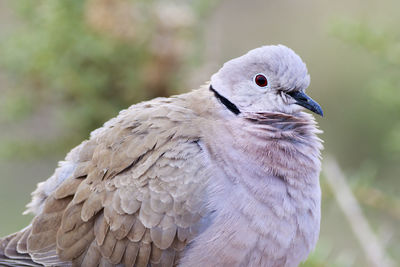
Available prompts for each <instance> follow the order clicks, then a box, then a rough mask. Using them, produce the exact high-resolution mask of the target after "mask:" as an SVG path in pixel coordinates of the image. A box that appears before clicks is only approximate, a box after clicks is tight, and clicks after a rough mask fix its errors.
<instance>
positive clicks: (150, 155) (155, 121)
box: [5, 99, 209, 266]
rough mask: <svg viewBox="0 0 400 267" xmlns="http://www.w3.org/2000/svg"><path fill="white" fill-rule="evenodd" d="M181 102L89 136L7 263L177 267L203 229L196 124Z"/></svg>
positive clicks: (159, 103)
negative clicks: (72, 165)
mask: <svg viewBox="0 0 400 267" xmlns="http://www.w3.org/2000/svg"><path fill="white" fill-rule="evenodd" d="M179 101H180V100H179V99H172V100H171V99H156V100H153V101H151V102H145V103H142V104H140V105H136V106H133V107H131V108H130V109H128V110H126V111H123V112H121V114H120V115H119V116H118V117H117V118H115V119H113V120H111V121H109V122H108V123H106V124H105V126H104V127H103V128H100V129H99V130H96V131H95V132H94V133H92V137H91V139H90V140H88V141H85V142H84V143H83V144H81V145H80V146H79V147H78V148H77V149H75V150H73V153H72V154H70V155H69V156H68V157H67V160H68V159H69V162H73V164H74V168H73V171H72V172H70V173H71V174H70V175H69V177H67V178H65V179H63V181H62V183H61V184H59V185H58V186H57V187H56V188H55V190H53V191H52V192H51V193H50V194H48V196H46V197H45V199H44V200H43V201H42V202H43V204H42V205H41V207H40V211H39V214H38V215H37V216H36V217H35V218H34V220H33V222H32V224H31V226H30V227H28V228H26V229H25V230H23V231H21V232H20V233H17V234H16V235H15V236H12V237H11V238H9V239H10V240H9V241H8V242H7V244H6V245H5V246H6V247H7V249H6V250H5V251H8V252H7V253H5V254H6V255H7V254H8V255H9V256H10V257H9V258H13V257H14V258H15V259H19V260H20V261H23V260H26V259H27V258H29V257H30V258H32V260H33V261H34V262H37V263H40V264H43V265H49V266H70V265H71V264H72V265H73V266H98V265H100V266H114V265H117V264H120V263H122V264H124V265H125V266H134V265H135V266H147V265H148V264H152V265H153V266H172V265H174V264H176V263H177V261H178V259H179V254H180V252H181V251H182V250H183V249H184V248H185V246H186V244H187V243H188V242H189V241H190V240H191V239H192V238H193V237H194V236H196V235H197V233H198V231H200V230H201V227H202V226H204V222H203V221H204V220H202V218H203V217H204V216H205V214H206V208H205V203H204V192H205V190H204V189H205V187H206V183H207V180H208V177H209V175H208V171H207V168H206V166H205V164H204V159H203V155H202V148H201V146H200V145H199V144H198V141H199V137H198V136H197V135H198V134H196V133H197V131H196V129H195V128H196V126H195V125H193V116H195V115H194V114H193V111H191V110H190V109H188V108H187V107H185V105H184V104H181V105H179V104H176V102H179ZM64 165H65V164H64ZM56 173H57V171H56ZM53 180H57V177H56V178H53ZM42 187H43V188H45V187H46V186H45V185H42ZM47 187H51V186H47ZM42 191H43V192H36V194H39V193H41V194H44V191H45V190H42ZM32 266H34V265H32Z"/></svg>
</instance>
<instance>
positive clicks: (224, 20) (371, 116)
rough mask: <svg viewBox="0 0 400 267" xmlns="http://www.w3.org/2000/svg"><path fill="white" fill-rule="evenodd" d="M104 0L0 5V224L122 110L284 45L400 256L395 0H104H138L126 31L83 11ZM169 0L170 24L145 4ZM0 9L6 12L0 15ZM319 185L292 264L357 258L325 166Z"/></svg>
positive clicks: (399, 258) (394, 254) (354, 183)
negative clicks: (314, 236) (295, 56)
mask: <svg viewBox="0 0 400 267" xmlns="http://www.w3.org/2000/svg"><path fill="white" fill-rule="evenodd" d="M106 2H107V1H106V0H86V1H78V0H71V1H45V0H41V1H35V2H33V1H29V0H20V1H4V2H3V3H0V24H1V23H3V25H4V29H1V28H0V93H1V97H0V127H1V130H0V177H1V178H0V214H7V216H4V218H3V220H2V222H0V235H5V234H7V233H10V232H12V231H16V230H18V229H19V228H21V227H23V226H24V225H26V223H27V222H29V220H30V218H27V217H22V216H20V215H19V214H20V213H21V211H22V210H23V206H24V205H25V204H26V203H27V202H28V201H29V192H31V191H32V190H33V189H34V187H35V184H36V183H37V182H38V181H41V180H43V179H45V178H46V177H48V176H50V174H51V173H52V170H53V169H54V167H55V166H56V162H57V161H58V160H61V159H62V158H63V157H64V154H65V153H66V152H68V151H69V150H70V149H71V148H72V147H73V146H75V145H77V144H78V143H80V142H81V141H82V140H83V139H85V138H87V137H88V135H89V132H90V131H91V130H93V129H95V128H97V127H99V126H100V125H101V124H102V123H104V122H105V121H106V120H107V119H109V118H111V117H114V116H115V115H116V114H117V113H118V112H119V111H120V110H121V109H124V108H126V107H128V106H129V105H131V104H134V103H136V102H138V101H142V100H145V99H150V98H153V97H156V96H165V95H170V94H173V93H179V92H182V91H187V90H188V88H190V87H189V85H190V86H193V87H197V86H198V85H199V83H197V82H196V83H195V84H192V83H191V81H190V80H191V79H192V78H193V77H195V80H200V83H201V82H204V81H206V80H207V79H209V77H210V75H211V74H212V73H213V72H215V71H216V70H217V69H218V68H219V67H220V65H221V64H222V63H223V62H224V61H226V60H228V59H230V58H232V57H235V56H238V55H241V54H242V53H244V52H246V51H247V50H249V49H251V48H254V47H257V46H260V45H264V44H274V43H284V44H286V45H288V46H289V47H292V48H294V50H295V51H296V52H298V53H299V54H300V55H301V56H302V58H303V59H304V60H305V61H306V63H307V66H308V68H309V71H310V73H311V77H312V83H311V87H310V88H309V89H308V90H309V92H310V95H312V97H313V98H314V99H316V100H318V102H319V103H320V104H321V105H322V107H323V108H324V112H325V114H326V116H325V118H323V119H320V118H318V121H319V124H320V126H321V128H322V129H323V130H324V132H325V133H324V134H323V135H322V139H324V140H325V151H324V153H325V154H330V155H333V156H334V157H335V158H337V160H338V162H339V163H340V165H341V166H342V167H343V169H344V170H345V173H346V175H347V178H348V180H349V184H350V186H351V188H352V190H353V193H354V195H355V196H356V198H357V199H358V201H359V202H360V205H361V207H362V209H363V211H364V213H365V215H366V218H367V219H368V221H369V223H370V224H371V226H372V228H373V230H374V231H375V232H376V233H377V235H378V236H379V238H380V239H381V240H382V243H383V244H384V245H385V246H386V247H385V250H386V252H387V253H388V255H389V256H390V257H391V258H392V259H393V260H394V261H395V262H396V263H397V264H399V263H400V230H399V228H398V225H399V222H400V197H399V195H400V179H398V178H399V173H400V164H399V162H400V117H399V114H400V94H399V88H400V30H399V28H398V24H399V22H400V21H399V18H398V16H397V10H399V8H400V4H399V3H397V2H396V1H395V0H384V1H382V2H379V3H378V2H374V1H353V2H348V1H344V0H339V1H335V2H332V1H328V0H322V1H313V0H307V1H301V2H300V1H298V2H294V1H290V0H281V1H263V0H252V1H245V0H231V1H212V0H207V1H201V0H190V1H183V0H181V1H157V0H146V1H145V0H118V1H111V2H113V3H127V4H128V5H129V4H132V5H134V6H135V9H138V10H140V12H139V13H140V16H139V17H140V19H138V20H132V21H130V20H128V22H132V23H133V24H132V25H133V32H134V34H133V35H132V34H130V32H125V31H122V32H121V31H114V30H113V27H114V26H115V27H116V29H117V30H118V29H120V28H122V29H125V28H129V27H130V26H132V25H130V24H128V25H127V26H126V27H125V26H124V25H122V26H121V25H119V26H120V28H118V27H117V26H118V25H113V23H114V24H115V22H118V20H115V21H113V20H112V18H111V24H102V23H101V22H102V20H100V24H99V25H97V26H96V25H93V21H92V22H90V20H88V19H87V16H88V14H87V12H88V9H90V7H92V8H93V7H94V12H96V10H97V9H96V7H99V6H100V7H101V5H104V3H106ZM5 3H6V4H5ZM160 3H164V4H166V5H163V6H160V5H159V4H160ZM382 3H383V4H382ZM90 5H92V6H90ZM169 6H172V7H175V8H178V11H179V10H180V11H179V12H178V13H173V16H172V18H177V17H178V18H179V16H180V15H182V23H181V24H179V25H178V26H168V25H170V23H166V22H170V21H172V20H171V17H169V19H168V20H164V21H163V20H162V19H160V16H158V15H157V14H159V13H157V12H164V11H165V10H166V7H169ZM5 7H7V8H5ZM182 7H183V8H182ZM2 8H4V9H3V10H6V9H7V10H10V11H9V12H11V13H12V15H10V16H9V17H7V16H3V18H2V15H3V14H2V12H3V11H1V9H2ZM114 8H116V7H115V6H112V7H109V9H108V10H109V11H110V14H113V13H112V10H114ZM174 10H176V9H173V10H172V11H171V12H175V11H174ZM97 11H98V10H97ZM115 14H120V13H115ZM115 14H114V15H115ZM123 14H125V13H123ZM102 16H104V14H100V18H102ZM187 16H188V17H189V19H188V17H187ZM185 18H186V19H185ZM9 20H10V21H11V20H13V24H12V26H10V27H9V28H6V24H7V23H5V22H8V21H9ZM104 21H106V22H107V18H104ZM135 23H136V24H135ZM117 24H118V23H117ZM110 25H111V26H110ZM110 27H111V28H110ZM7 29H8V30H7ZM2 32H4V33H3V34H2ZM159 40H162V41H161V43H160V41H159ZM168 44H169V45H170V46H169V50H168V49H167V50H165V51H166V52H165V53H164V54H163V53H158V52H159V51H161V50H162V48H165V47H167V45H168ZM182 44H183V45H182ZM171 47H172V48H171ZM174 48H176V49H175V50H174ZM203 68H205V69H206V71H205V73H202V72H201V71H200V70H202V69H203ZM10 177H11V178H10ZM321 186H322V191H323V194H322V195H323V200H322V214H323V218H322V224H321V237H320V241H319V243H318V246H317V249H316V251H315V252H314V253H313V254H312V255H311V256H310V258H309V259H308V261H307V262H306V263H304V265H303V266H365V265H366V264H367V262H366V260H365V255H364V254H363V252H362V250H361V249H360V244H358V242H357V240H356V239H355V238H354V234H353V233H352V231H351V229H350V227H349V224H348V223H347V221H346V218H344V216H343V213H342V211H341V210H340V209H339V208H338V206H337V204H336V202H335V200H334V197H333V196H334V192H332V190H331V189H330V188H329V187H328V185H327V184H326V182H325V180H324V177H322V178H321Z"/></svg>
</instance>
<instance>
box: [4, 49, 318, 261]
mask: <svg viewBox="0 0 400 267" xmlns="http://www.w3.org/2000/svg"><path fill="white" fill-rule="evenodd" d="M258 73H262V74H263V75H265V76H267V78H268V83H269V84H268V86H266V87H265V88H257V85H256V84H255V83H254V80H253V77H254V75H256V74H258ZM308 84H309V76H308V74H307V69H306V67H305V65H304V63H303V62H302V61H301V59H300V58H299V57H298V56H297V55H296V54H295V53H294V52H293V51H292V50H290V49H288V48H286V47H284V46H267V47H262V48H258V49H255V50H253V51H251V52H249V53H248V54H246V55H245V56H243V57H240V58H237V59H235V60H232V61H230V62H228V63H226V64H225V65H224V67H223V68H222V69H221V70H220V71H219V72H218V73H217V74H215V75H214V76H213V77H212V79H211V85H210V88H209V86H205V87H202V88H200V89H198V90H195V91H192V92H190V93H187V94H182V95H179V96H175V97H171V98H158V99H154V100H151V101H148V102H143V103H140V104H137V105H134V106H131V107H130V108H129V109H127V110H124V111H122V112H121V113H120V114H119V116H118V117H116V118H114V119H112V120H110V121H109V122H107V123H106V124H105V125H104V126H103V127H102V128H100V129H98V130H95V131H94V132H93V133H92V134H91V138H90V139H89V140H88V141H85V142H83V143H82V144H81V145H79V146H78V147H76V148H75V149H73V150H72V151H71V152H70V153H69V154H68V155H67V157H66V160H65V161H64V162H61V163H60V167H59V168H58V169H57V170H56V171H55V174H54V175H53V176H52V177H50V178H49V179H48V180H47V181H45V182H43V183H40V184H39V185H38V188H37V189H36V191H35V192H34V193H33V199H32V202H31V203H30V204H29V206H28V207H29V209H28V211H29V212H32V213H34V214H35V218H34V220H33V222H32V224H31V225H29V226H28V227H27V228H25V229H23V230H22V231H20V232H18V233H16V234H13V235H11V236H9V237H7V238H5V239H3V240H2V241H0V264H8V265H9V266H42V265H45V266H117V265H118V264H120V265H118V266H148V265H151V266H173V265H179V266H296V265H297V264H298V263H299V262H300V261H302V260H304V259H305V258H306V257H307V255H308V253H309V252H310V251H311V250H312V248H313V247H314V245H315V243H316V241H317V238H318V233H319V221H320V189H319V180H318V176H319V171H320V160H319V153H320V149H321V144H320V140H319V139H318V138H317V137H316V134H317V133H318V130H317V128H316V126H315V123H314V120H313V118H312V116H311V115H309V114H306V113H303V112H301V107H300V106H299V105H302V106H305V107H307V108H309V109H310V110H313V111H315V112H317V113H320V114H322V110H320V108H319V106H318V105H317V104H316V103H315V102H313V101H312V100H311V99H310V98H307V99H309V100H307V103H305V102H304V101H303V100H304V97H306V95H305V94H304V90H305V88H306V87H307V86H308ZM210 89H211V90H210ZM297 94H301V97H303V98H301V97H299V96H298V95H297ZM302 101H303V102H302ZM307 105H308V106H307ZM318 108H319V109H318ZM121 264H122V265H121Z"/></svg>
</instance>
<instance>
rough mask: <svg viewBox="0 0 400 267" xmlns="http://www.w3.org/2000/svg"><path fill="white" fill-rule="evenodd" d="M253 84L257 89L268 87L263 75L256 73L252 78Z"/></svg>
mask: <svg viewBox="0 0 400 267" xmlns="http://www.w3.org/2000/svg"><path fill="white" fill-rule="evenodd" d="M254 82H255V83H256V84H257V85H258V86H259V87H267V86H268V79H267V77H265V75H264V74H263V73H258V74H256V75H255V76H254Z"/></svg>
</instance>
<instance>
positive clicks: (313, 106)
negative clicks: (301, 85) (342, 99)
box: [287, 91, 324, 117]
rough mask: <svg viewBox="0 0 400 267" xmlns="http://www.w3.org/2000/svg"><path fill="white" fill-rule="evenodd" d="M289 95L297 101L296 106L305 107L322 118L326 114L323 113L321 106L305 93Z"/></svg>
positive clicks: (295, 92) (297, 92)
mask: <svg viewBox="0 0 400 267" xmlns="http://www.w3.org/2000/svg"><path fill="white" fill-rule="evenodd" d="M287 94H288V95H290V96H291V97H293V98H294V99H295V100H296V103H295V104H297V105H300V106H302V107H305V108H306V109H308V110H311V111H312V112H314V113H316V114H318V115H320V116H321V117H323V116H324V112H323V111H322V108H321V106H320V105H319V104H318V103H317V102H315V101H314V100H313V99H312V98H311V97H309V96H308V95H306V94H305V93H304V92H300V91H292V92H289V93H287Z"/></svg>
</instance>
